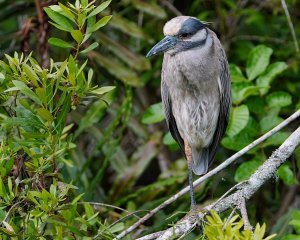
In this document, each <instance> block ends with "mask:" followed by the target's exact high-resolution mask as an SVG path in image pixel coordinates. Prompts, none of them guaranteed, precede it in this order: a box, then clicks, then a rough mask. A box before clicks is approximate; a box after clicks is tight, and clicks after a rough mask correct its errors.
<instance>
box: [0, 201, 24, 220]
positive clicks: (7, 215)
mask: <svg viewBox="0 0 300 240" xmlns="http://www.w3.org/2000/svg"><path fill="white" fill-rule="evenodd" d="M24 200H25V199H22V200H21V201H20V202H16V203H15V204H14V205H12V206H11V208H10V209H9V210H8V212H7V214H6V215H5V217H4V219H3V221H2V222H6V220H7V219H8V217H9V215H10V213H11V211H12V210H13V209H14V208H15V207H16V206H17V205H19V204H20V203H22V202H24Z"/></svg>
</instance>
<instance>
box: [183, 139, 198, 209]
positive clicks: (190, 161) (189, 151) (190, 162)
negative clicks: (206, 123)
mask: <svg viewBox="0 0 300 240" xmlns="http://www.w3.org/2000/svg"><path fill="white" fill-rule="evenodd" d="M184 151H185V156H186V159H187V162H188V174H189V185H190V196H191V210H192V211H195V210H196V200H195V192H194V186H193V157H192V149H191V147H190V145H189V144H188V142H187V141H184Z"/></svg>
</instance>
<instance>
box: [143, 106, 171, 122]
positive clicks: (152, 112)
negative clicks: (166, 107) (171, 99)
mask: <svg viewBox="0 0 300 240" xmlns="http://www.w3.org/2000/svg"><path fill="white" fill-rule="evenodd" d="M164 119H165V115H164V112H163V106H162V103H156V104H153V105H151V106H150V107H149V108H148V109H147V110H146V111H145V112H144V114H143V117H142V123H144V124H152V123H158V122H161V121H162V120H164Z"/></svg>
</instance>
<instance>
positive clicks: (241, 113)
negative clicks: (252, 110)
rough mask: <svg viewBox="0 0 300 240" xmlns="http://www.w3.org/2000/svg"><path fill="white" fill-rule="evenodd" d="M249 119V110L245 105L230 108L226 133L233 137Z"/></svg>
mask: <svg viewBox="0 0 300 240" xmlns="http://www.w3.org/2000/svg"><path fill="white" fill-rule="evenodd" d="M248 119H249V110H248V107H247V106H246V105H241V106H239V107H234V108H232V111H231V114H230V119H229V123H228V128H227V131H226V133H227V135H228V136H230V137H233V136H235V135H237V134H238V133H239V132H240V131H242V130H243V129H244V128H245V127H246V125H247V123H248Z"/></svg>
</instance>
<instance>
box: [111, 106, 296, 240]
mask: <svg viewBox="0 0 300 240" xmlns="http://www.w3.org/2000/svg"><path fill="white" fill-rule="evenodd" d="M299 116H300V110H298V111H297V112H295V113H294V114H293V115H291V116H290V117H289V118H287V119H286V120H284V121H283V122H282V123H280V124H279V125H277V126H276V127H274V128H273V129H271V130H270V131H269V132H267V133H266V134H264V135H263V136H261V137H260V138H258V139H256V140H255V141H254V142H252V143H250V144H249V145H248V146H246V147H244V148H243V149H242V150H240V151H239V152H237V153H235V154H234V155H232V156H231V157H230V158H228V159H227V160H226V161H224V162H223V163H222V164H220V165H219V166H217V167H216V168H214V169H213V170H211V171H209V172H208V173H207V174H205V175H204V176H202V177H200V178H199V179H197V180H196V181H194V183H193V186H194V188H195V187H197V186H198V185H199V184H200V183H202V182H203V181H205V180H206V179H208V178H209V177H211V176H213V175H215V174H217V173H218V172H220V171H221V170H223V169H224V168H226V167H227V166H228V165H230V164H231V163H232V162H234V161H235V160H236V159H238V158H239V157H241V156H242V155H244V154H245V153H246V152H248V151H250V150H251V149H252V148H254V147H256V146H257V145H258V144H260V143H261V142H263V141H265V140H266V139H268V138H269V137H271V136H272V135H274V134H275V133H277V132H278V131H279V130H281V129H282V128H284V127H285V126H287V125H288V124H289V123H290V122H292V121H294V120H295V119H297V118H298V117H299ZM189 190H190V187H189V186H187V187H185V188H184V189H182V190H181V191H179V192H178V193H176V194H175V195H173V196H172V197H170V198H169V199H167V200H166V201H164V202H163V203H162V204H161V205H159V206H157V207H156V208H154V209H152V210H151V211H150V212H149V213H148V214H146V215H145V216H144V217H142V218H141V219H140V220H138V221H137V222H136V223H134V224H133V225H132V226H130V227H129V228H127V229H126V230H124V231H123V232H121V233H120V234H119V235H118V236H116V239H120V238H123V237H124V236H126V235H127V234H128V233H130V232H132V231H134V230H135V229H136V228H137V227H138V226H140V225H141V224H143V223H144V222H145V221H147V220H148V219H149V218H151V217H152V216H153V215H154V214H156V213H157V212H159V211H160V210H161V209H163V208H165V207H166V206H168V205H169V204H171V203H173V202H174V201H176V200H177V199H178V198H179V197H181V196H182V195H184V194H185V193H187V192H189Z"/></svg>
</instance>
